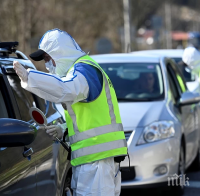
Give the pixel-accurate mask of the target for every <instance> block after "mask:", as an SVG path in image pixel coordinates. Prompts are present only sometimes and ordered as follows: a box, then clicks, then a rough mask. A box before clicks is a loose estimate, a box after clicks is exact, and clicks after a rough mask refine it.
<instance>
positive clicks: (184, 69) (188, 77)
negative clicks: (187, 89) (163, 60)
mask: <svg viewBox="0 0 200 196" xmlns="http://www.w3.org/2000/svg"><path fill="white" fill-rule="evenodd" d="M172 59H173V60H174V61H175V62H176V63H177V66H178V68H179V70H180V71H181V73H182V75H183V77H184V79H185V81H186V82H193V81H195V74H194V73H192V71H191V69H190V68H189V67H188V66H187V65H186V64H185V63H184V62H183V61H182V59H181V58H172Z"/></svg>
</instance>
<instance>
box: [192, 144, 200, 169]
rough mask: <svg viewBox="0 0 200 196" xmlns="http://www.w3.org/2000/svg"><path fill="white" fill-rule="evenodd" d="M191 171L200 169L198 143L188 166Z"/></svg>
mask: <svg viewBox="0 0 200 196" xmlns="http://www.w3.org/2000/svg"><path fill="white" fill-rule="evenodd" d="M190 168H191V170H192V171H199V170H200V145H199V148H198V151H197V155H196V157H195V159H194V161H193V162H192V164H191V166H190Z"/></svg>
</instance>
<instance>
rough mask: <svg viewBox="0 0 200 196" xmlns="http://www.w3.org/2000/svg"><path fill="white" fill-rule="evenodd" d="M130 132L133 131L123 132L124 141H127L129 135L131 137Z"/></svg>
mask: <svg viewBox="0 0 200 196" xmlns="http://www.w3.org/2000/svg"><path fill="white" fill-rule="evenodd" d="M132 132H133V131H126V132H124V134H125V138H126V141H128V139H129V137H130V135H131V133H132Z"/></svg>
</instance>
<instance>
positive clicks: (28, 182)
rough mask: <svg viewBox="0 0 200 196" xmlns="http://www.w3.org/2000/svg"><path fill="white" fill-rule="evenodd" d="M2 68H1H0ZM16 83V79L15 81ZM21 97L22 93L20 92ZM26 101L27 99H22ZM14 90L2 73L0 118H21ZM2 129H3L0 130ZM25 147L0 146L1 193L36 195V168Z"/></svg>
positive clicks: (24, 195)
mask: <svg viewBox="0 0 200 196" xmlns="http://www.w3.org/2000/svg"><path fill="white" fill-rule="evenodd" d="M0 70H1V68H0ZM13 84H14V81H13ZM19 99H20V94H19ZM21 101H24V102H26V100H21ZM16 106H17V103H16V100H15V99H14V96H13V93H12V90H11V88H10V85H9V84H8V81H7V79H6V77H5V76H3V74H1V73H0V108H1V109H0V118H17V119H20V113H19V110H18V108H17V107H16ZM0 131H1V130H0ZM23 152H24V147H9V148H7V147H6V146H5V147H4V148H0V195H1V196H3V195H15V196H27V195H30V196H36V195H37V194H36V170H35V161H34V158H33V157H32V159H31V160H28V159H26V158H24V157H23Z"/></svg>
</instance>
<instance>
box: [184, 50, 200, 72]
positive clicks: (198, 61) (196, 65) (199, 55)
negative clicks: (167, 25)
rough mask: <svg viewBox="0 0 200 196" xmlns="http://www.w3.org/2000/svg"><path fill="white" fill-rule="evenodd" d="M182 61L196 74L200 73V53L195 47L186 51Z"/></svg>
mask: <svg viewBox="0 0 200 196" xmlns="http://www.w3.org/2000/svg"><path fill="white" fill-rule="evenodd" d="M182 61H183V62H184V63H185V64H186V65H187V66H188V67H189V68H190V69H191V70H192V71H193V72H195V73H197V74H198V75H199V73H200V52H199V51H198V50H197V49H196V48H195V47H188V48H186V49H185V50H184V52H183V55H182Z"/></svg>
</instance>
